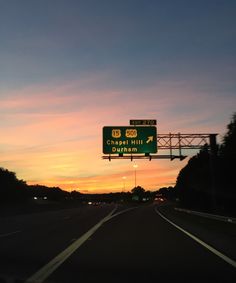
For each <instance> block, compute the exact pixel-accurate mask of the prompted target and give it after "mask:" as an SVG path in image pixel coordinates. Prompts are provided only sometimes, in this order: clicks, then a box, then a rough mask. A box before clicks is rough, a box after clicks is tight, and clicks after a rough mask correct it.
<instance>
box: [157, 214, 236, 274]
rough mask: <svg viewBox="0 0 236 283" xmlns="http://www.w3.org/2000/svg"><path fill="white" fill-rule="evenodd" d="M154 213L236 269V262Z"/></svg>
mask: <svg viewBox="0 0 236 283" xmlns="http://www.w3.org/2000/svg"><path fill="white" fill-rule="evenodd" d="M155 211H156V213H157V214H158V215H159V216H160V217H162V218H163V219H164V220H166V221H167V222H169V223H170V224H171V225H173V226H174V227H175V228H177V229H179V230H180V231H181V232H183V233H184V234H186V235H187V236H189V237H190V238H192V239H193V240H194V241H196V242H197V243H199V244H200V245H202V246H203V247H204V248H206V249H208V250H209V251H211V252H212V253H213V254H215V255H217V256H218V257H220V258H221V259H223V260H224V261H226V262H227V263H228V264H230V265H232V266H233V267H234V268H236V261H234V260H233V259H231V258H229V257H227V256H226V255H224V254H222V253H221V252H219V251H218V250H216V249H215V248H213V247H212V246H210V245H208V244H206V243H205V242H203V241H202V240H200V239H199V238H197V237H196V236H194V235H192V234H191V233H189V232H187V231H186V230H184V229H183V228H181V227H180V226H178V225H176V224H175V223H174V222H172V221H171V220H169V219H168V218H166V217H165V216H164V215H163V214H161V213H160V212H159V211H158V210H156V209H155Z"/></svg>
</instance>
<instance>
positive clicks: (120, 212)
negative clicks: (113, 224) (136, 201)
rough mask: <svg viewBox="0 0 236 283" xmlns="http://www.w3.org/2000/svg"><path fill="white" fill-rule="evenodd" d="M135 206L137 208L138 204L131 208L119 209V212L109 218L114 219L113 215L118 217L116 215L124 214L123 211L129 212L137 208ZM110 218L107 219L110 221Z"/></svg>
mask: <svg viewBox="0 0 236 283" xmlns="http://www.w3.org/2000/svg"><path fill="white" fill-rule="evenodd" d="M135 208H137V206H134V207H130V208H127V209H124V210H121V211H119V212H117V213H115V214H113V215H112V216H111V217H110V218H109V219H108V220H110V219H112V218H113V217H116V216H118V215H120V214H122V213H125V212H127V211H130V210H133V209H135ZM108 220H107V221H108Z"/></svg>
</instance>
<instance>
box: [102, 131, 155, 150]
mask: <svg viewBox="0 0 236 283" xmlns="http://www.w3.org/2000/svg"><path fill="white" fill-rule="evenodd" d="M156 152H157V131H156V127H141V126H139V127H136V126H135V127H134V126H133V127H132V126H128V127H123V126H122V127H104V128H103V153H104V154H138V153H146V154H147V153H156Z"/></svg>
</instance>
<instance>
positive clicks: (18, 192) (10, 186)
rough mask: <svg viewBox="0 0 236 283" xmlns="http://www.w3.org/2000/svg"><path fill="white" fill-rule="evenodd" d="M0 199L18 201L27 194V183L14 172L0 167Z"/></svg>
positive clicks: (2, 200)
mask: <svg viewBox="0 0 236 283" xmlns="http://www.w3.org/2000/svg"><path fill="white" fill-rule="evenodd" d="M0 196H1V197H0V201H1V202H8V201H20V200H22V199H24V198H26V196H27V185H26V182H25V181H23V180H18V179H17V177H16V174H15V173H14V172H11V171H8V170H7V169H4V168H0Z"/></svg>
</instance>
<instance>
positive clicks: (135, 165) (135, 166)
mask: <svg viewBox="0 0 236 283" xmlns="http://www.w3.org/2000/svg"><path fill="white" fill-rule="evenodd" d="M133 167H134V187H135V188H136V168H137V167H138V165H137V164H134V166H133Z"/></svg>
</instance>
